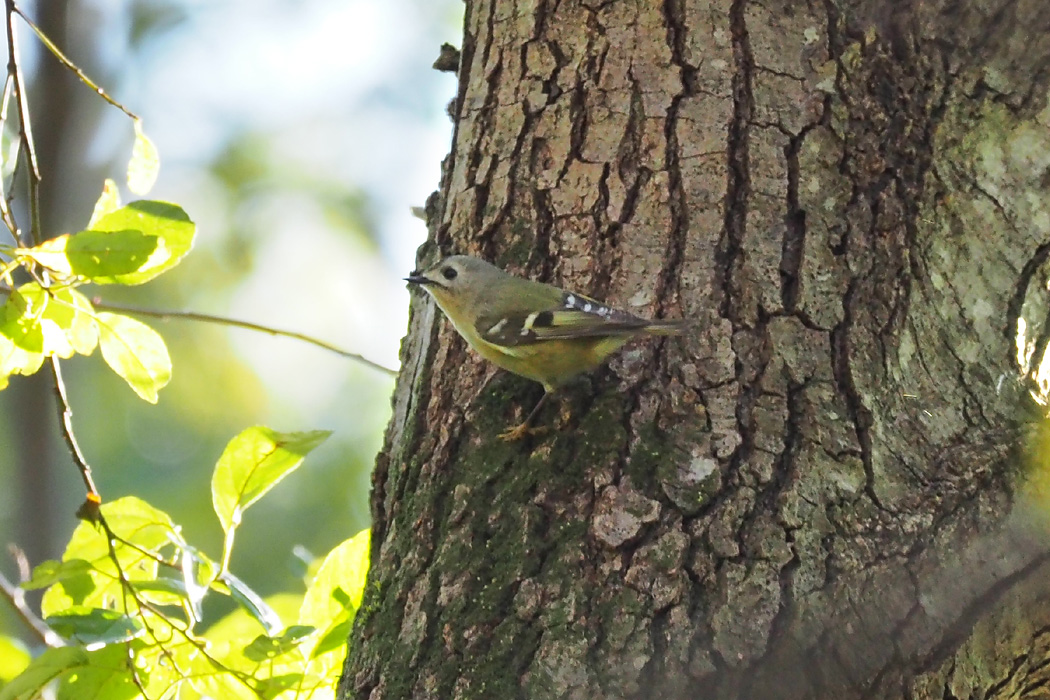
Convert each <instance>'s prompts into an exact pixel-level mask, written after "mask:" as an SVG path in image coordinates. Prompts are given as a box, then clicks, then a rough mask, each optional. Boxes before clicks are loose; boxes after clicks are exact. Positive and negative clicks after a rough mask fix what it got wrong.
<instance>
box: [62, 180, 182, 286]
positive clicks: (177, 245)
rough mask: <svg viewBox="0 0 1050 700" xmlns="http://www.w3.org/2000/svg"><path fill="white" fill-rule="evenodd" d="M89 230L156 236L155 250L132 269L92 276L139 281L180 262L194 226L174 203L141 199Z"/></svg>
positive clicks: (99, 279)
mask: <svg viewBox="0 0 1050 700" xmlns="http://www.w3.org/2000/svg"><path fill="white" fill-rule="evenodd" d="M91 230H92V231H96V232H103V233H109V234H113V233H120V232H123V231H139V232H140V233H141V234H142V235H144V236H149V237H154V238H155V239H156V249H155V250H154V251H153V253H152V254H151V255H150V256H149V259H148V260H146V261H145V262H144V263H143V264H142V265H141V266H140V267H137V268H135V270H134V271H131V272H126V273H119V274H113V275H110V276H106V275H103V276H101V277H93V278H92V281H93V282H98V283H100V284H142V283H143V282H148V281H149V280H151V279H153V278H154V277H156V276H157V275H159V274H161V273H162V272H165V271H167V270H170V269H171V268H173V267H175V266H176V265H178V264H179V261H180V260H182V258H183V257H185V255H186V253H188V252H190V248H192V247H193V236H194V233H195V231H196V227H195V226H194V224H193V222H192V221H191V220H190V217H189V216H188V215H187V214H186V212H185V211H183V210H182V207H180V206H178V205H176V204H170V203H168V202H158V201H152V200H140V201H137V202H131V203H130V204H128V205H127V206H125V207H122V208H120V209H117V210H116V211H114V212H111V213H109V214H107V215H106V216H103V217H102V218H101V219H99V220H98V221H97V222H95V224H94V226H92V227H91ZM81 233H85V232H84V231H81ZM79 235H80V234H74V236H73V237H74V238H76V237H77V236H79ZM78 274H80V273H78Z"/></svg>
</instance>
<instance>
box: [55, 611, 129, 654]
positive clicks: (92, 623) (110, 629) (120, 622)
mask: <svg viewBox="0 0 1050 700" xmlns="http://www.w3.org/2000/svg"><path fill="white" fill-rule="evenodd" d="M44 622H46V623H47V624H48V626H49V627H51V629H53V630H54V631H55V632H57V633H58V634H60V635H62V636H63V637H65V638H66V639H69V640H70V641H73V642H76V643H78V644H82V645H84V646H90V645H93V644H97V645H104V644H116V643H118V642H129V641H131V640H132V639H134V638H135V637H138V636H140V635H141V634H142V633H143V632H144V630H143V627H142V623H141V622H140V621H139V620H137V619H135V618H133V617H129V616H127V615H125V614H123V613H120V612H117V611H116V610H103V609H100V608H90V607H85V606H82V605H74V606H73V607H71V608H67V609H65V610H62V611H61V612H57V613H55V614H54V615H51V616H50V617H47V618H44Z"/></svg>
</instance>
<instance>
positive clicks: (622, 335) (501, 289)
mask: <svg viewBox="0 0 1050 700" xmlns="http://www.w3.org/2000/svg"><path fill="white" fill-rule="evenodd" d="M405 281H406V282H409V283H411V284H414V285H419V286H421V287H422V288H423V289H425V290H426V291H427V293H429V294H430V296H431V297H433V298H434V301H435V302H437V305H438V306H439V307H440V308H441V310H442V311H444V312H445V315H446V316H447V317H448V319H449V321H451V322H452V325H453V326H454V327H455V329H456V331H457V332H458V333H459V334H460V335H461V336H463V338H464V339H465V340H466V341H467V343H469V344H470V346H471V347H472V348H474V349H475V350H476V351H477V352H478V354H479V355H481V356H482V357H484V358H485V359H486V360H489V361H490V362H492V363H494V364H496V365H498V366H499V367H502V368H503V369H505V370H508V371H510V372H513V373H514V374H517V375H520V376H522V377H525V378H527V379H531V380H533V381H536V382H539V383H540V384H542V385H543V389H544V394H543V397H542V398H541V399H540V400H539V403H537V404H536V406H535V408H533V409H532V411H531V412H530V413H529V415H528V417H527V418H526V419H525V421H524V422H523V423H522V424H521V425H518V426H515V427H513V428H510V429H509V430H507V431H506V432H504V433H502V434H501V435H500V438H501V439H503V440H506V441H514V440H521V439H522V438H524V437H525V436H526V435H529V434H530V433H531V431H530V428H529V426H530V425H531V424H532V421H533V420H534V419H535V418H536V416H537V415H538V414H539V411H540V408H541V407H542V406H543V403H544V401H546V399H547V397H548V396H549V395H550V394H551V393H553V392H554V391H555V390H556V389H557V388H558V387H560V386H562V385H563V384H565V383H566V382H567V381H569V380H570V379H571V378H572V377H574V376H576V375H577V374H580V373H581V372H586V371H589V370H592V369H594V368H595V367H597V366H598V365H600V364H601V363H602V362H604V361H605V359H606V358H607V357H609V355H611V354H612V353H613V352H615V351H616V350H618V349H620V347H622V346H623V345H624V343H626V342H627V341H628V340H630V339H631V338H633V337H635V336H639V335H677V334H679V333H681V332H682V330H683V328H685V326H686V321H684V320H676V321H661V320H649V319H645V318H640V317H638V316H635V315H633V314H629V313H627V312H626V311H617V310H616V309H612V308H610V307H608V306H606V305H605V304H603V303H601V302H599V301H595V300H594V299H592V298H590V297H588V296H584V295H582V294H577V293H575V292H567V291H564V290H562V289H558V288H557V287H554V286H552V285H549V284H543V283H542V282H534V281H532V280H526V279H522V278H520V277H515V276H514V275H511V274H508V273H506V272H504V271H503V270H501V269H499V268H498V267H496V266H495V265H491V264H489V263H487V262H485V261H484V260H480V259H478V258H474V257H470V256H466V255H453V256H451V257H448V258H445V259H444V260H442V261H441V262H439V263H438V264H436V265H434V266H433V267H431V268H429V269H427V270H423V271H418V270H417V271H415V272H413V273H412V274H411V275H409V276H408V277H406V278H405Z"/></svg>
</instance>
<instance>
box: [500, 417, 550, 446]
mask: <svg viewBox="0 0 1050 700" xmlns="http://www.w3.org/2000/svg"><path fill="white" fill-rule="evenodd" d="M545 432H547V428H545V427H539V428H532V427H530V426H529V424H528V422H527V421H526V422H525V423H522V424H521V425H516V426H514V427H513V428H508V429H507V430H504V431H503V432H502V433H500V434H499V439H500V440H502V441H503V442H518V441H519V440H524V439H525V438H527V437H532V436H533V435H542V434H543V433H545Z"/></svg>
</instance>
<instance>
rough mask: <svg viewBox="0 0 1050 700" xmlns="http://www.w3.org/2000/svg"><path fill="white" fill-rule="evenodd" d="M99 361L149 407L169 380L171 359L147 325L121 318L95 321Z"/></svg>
mask: <svg viewBox="0 0 1050 700" xmlns="http://www.w3.org/2000/svg"><path fill="white" fill-rule="evenodd" d="M96 318H97V320H98V329H99V346H100V347H101V348H102V357H103V358H104V359H105V360H106V364H108V365H109V366H110V367H112V368H113V371H114V372H116V373H117V374H118V375H120V377H121V378H123V379H124V381H126V382H127V383H128V385H129V386H130V387H131V388H132V389H134V391H135V393H136V394H138V395H139V396H141V397H142V398H143V399H145V400H146V401H149V402H150V403H157V398H158V397H157V392H158V391H160V389H161V388H163V387H164V385H165V384H167V383H168V381H169V380H170V379H171V358H170V357H169V356H168V348H167V346H166V345H165V344H164V340H163V338H161V337H160V335H159V334H158V333H157V332H156V331H154V330H153V329H152V328H150V327H149V326H147V325H146V324H144V323H142V322H140V321H136V320H135V319H132V318H128V317H127V316H123V315H121V314H111V313H106V312H102V313H99V314H98V316H97V317H96Z"/></svg>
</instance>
